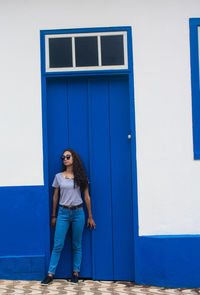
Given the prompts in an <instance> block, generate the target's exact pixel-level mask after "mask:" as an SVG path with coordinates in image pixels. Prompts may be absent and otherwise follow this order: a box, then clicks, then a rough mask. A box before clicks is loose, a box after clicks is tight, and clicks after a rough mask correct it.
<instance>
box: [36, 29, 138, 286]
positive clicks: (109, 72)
mask: <svg viewBox="0 0 200 295" xmlns="http://www.w3.org/2000/svg"><path fill="white" fill-rule="evenodd" d="M115 31H126V32H127V51H128V69H121V70H93V71H77V72H76V71H73V72H48V73H47V72H45V35H47V34H70V33H71V34H72V33H91V32H93V33H94V32H115ZM40 54H41V107H42V138H43V140H42V143H43V178H44V187H45V193H46V197H47V200H49V187H48V184H49V181H48V138H47V95H46V81H47V78H49V77H77V76H97V75H103V76H105V75H106V76H108V75H123V74H124V75H128V81H129V105H130V126H131V171H132V175H131V181H132V187H131V194H132V212H133V231H134V232H133V238H134V245H133V247H134V249H133V257H134V262H133V265H134V270H133V273H134V278H133V281H135V273H136V257H135V253H136V251H135V250H136V244H137V241H138V198H137V162H136V130H135V104H134V76H133V50H132V27H131V26H123V27H97V28H79V29H61V30H60V29H56V30H40ZM127 136H128V134H127ZM48 212H49V211H48ZM49 218H50V216H49ZM48 224H49V222H47V225H48ZM45 248H46V249H45V255H46V270H45V271H47V270H48V263H49V259H50V229H49V227H48V228H47V238H46V242H45ZM92 260H94V258H93V257H92ZM93 277H94V276H93ZM94 279H95V277H94Z"/></svg>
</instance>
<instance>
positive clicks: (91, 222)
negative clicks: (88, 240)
mask: <svg viewBox="0 0 200 295" xmlns="http://www.w3.org/2000/svg"><path fill="white" fill-rule="evenodd" d="M84 200H85V203H86V207H87V210H88V221H87V226H89V225H90V229H91V228H92V227H93V228H94V229H95V227H96V224H95V222H94V220H93V218H92V210H91V200H90V195H89V191H88V187H87V188H86V189H85V190H84Z"/></svg>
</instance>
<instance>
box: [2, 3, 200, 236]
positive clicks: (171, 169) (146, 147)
mask: <svg viewBox="0 0 200 295" xmlns="http://www.w3.org/2000/svg"><path fill="white" fill-rule="evenodd" d="M198 11H199V14H198V13H197V12H198ZM189 17H200V2H199V1H198V0H165V1H164V0H140V1H137V0H101V1H97V0H84V1H82V0H73V1H66V0H65V1H64V0H57V1H52V0H51V1H50V0H29V1H25V0H24V1H22V0H18V1H16V0H10V1H6V0H1V1H0V36H1V54H0V81H1V87H0V126H1V149H0V151H1V152H0V163H1V169H0V185H1V186H19V185H41V184H43V152H42V114H41V81H40V35H39V31H40V30H44V29H60V28H65V29H66V28H77V27H81V28H82V27H83V28H84V27H106V26H124V25H125V26H127V25H128V26H132V28H133V58H134V79H135V85H134V86H135V111H136V138H137V142H136V145H137V166H138V171H137V173H138V205H139V232H140V235H153V234H199V233H200V218H199V207H200V181H199V176H200V163H199V161H194V160H193V141H192V110H191V84H190V50H189V20H188V19H189Z"/></svg>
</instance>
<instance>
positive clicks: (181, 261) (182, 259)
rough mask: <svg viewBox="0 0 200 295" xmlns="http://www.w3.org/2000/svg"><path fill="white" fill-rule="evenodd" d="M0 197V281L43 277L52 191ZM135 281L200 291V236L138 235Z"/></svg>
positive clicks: (14, 191) (35, 189)
mask: <svg viewBox="0 0 200 295" xmlns="http://www.w3.org/2000/svg"><path fill="white" fill-rule="evenodd" d="M0 197H1V206H0V224H1V227H0V234H1V243H0V279H11V280H12V279H14V280H41V279H43V277H44V275H45V273H46V271H47V270H48V263H49V256H50V241H49V229H50V228H49V226H50V224H49V222H50V221H49V196H48V191H47V189H46V188H45V187H44V186H23V187H1V188H0ZM135 282H136V284H148V285H157V286H166V287H183V288H195V287H200V235H185V236H140V237H136V239H135Z"/></svg>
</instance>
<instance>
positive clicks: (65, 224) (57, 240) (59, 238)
mask: <svg viewBox="0 0 200 295" xmlns="http://www.w3.org/2000/svg"><path fill="white" fill-rule="evenodd" d="M63 209H64V208H63ZM69 225H70V218H69V216H68V214H67V210H66V211H65V213H63V211H62V209H61V210H60V211H59V213H58V217H57V221H56V229H55V236H54V247H53V250H52V253H51V259H50V263H49V270H48V274H52V275H53V274H55V272H56V267H57V265H58V261H59V258H60V254H61V251H62V249H63V246H64V242H65V237H66V234H67V231H68V229H69Z"/></svg>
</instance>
